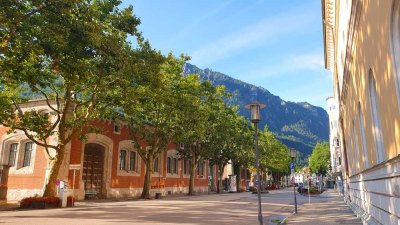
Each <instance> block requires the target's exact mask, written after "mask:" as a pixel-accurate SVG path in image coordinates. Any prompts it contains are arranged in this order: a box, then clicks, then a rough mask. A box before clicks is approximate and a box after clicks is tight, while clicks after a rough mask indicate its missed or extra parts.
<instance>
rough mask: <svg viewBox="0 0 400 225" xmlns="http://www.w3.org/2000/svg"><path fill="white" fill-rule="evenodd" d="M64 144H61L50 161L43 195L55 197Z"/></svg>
mask: <svg viewBox="0 0 400 225" xmlns="http://www.w3.org/2000/svg"><path fill="white" fill-rule="evenodd" d="M64 153H65V145H63V146H61V147H60V149H59V150H58V151H57V155H56V157H55V159H54V160H53V162H52V165H51V171H50V176H49V180H48V182H47V184H46V187H45V189H44V193H43V197H56V196H57V185H56V181H57V178H58V173H59V171H60V167H61V165H62V163H63V160H64Z"/></svg>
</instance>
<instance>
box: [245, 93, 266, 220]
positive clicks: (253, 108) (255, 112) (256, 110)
mask: <svg viewBox="0 0 400 225" xmlns="http://www.w3.org/2000/svg"><path fill="white" fill-rule="evenodd" d="M245 108H246V109H250V112H251V118H250V120H251V122H253V124H254V129H255V131H254V133H255V134H254V136H255V148H256V168H257V186H258V187H257V197H258V222H259V223H260V225H262V224H263V217H262V212H261V179H260V153H259V151H258V128H257V123H258V122H260V109H262V108H265V105H264V104H260V103H259V102H258V101H255V102H252V103H250V104H247V105H246V106H245Z"/></svg>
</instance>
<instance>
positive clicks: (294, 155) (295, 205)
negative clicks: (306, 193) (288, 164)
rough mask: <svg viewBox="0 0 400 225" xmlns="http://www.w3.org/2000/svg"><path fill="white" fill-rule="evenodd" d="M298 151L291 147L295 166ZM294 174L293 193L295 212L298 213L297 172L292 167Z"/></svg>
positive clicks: (291, 156)
mask: <svg viewBox="0 0 400 225" xmlns="http://www.w3.org/2000/svg"><path fill="white" fill-rule="evenodd" d="M296 155H297V152H296V150H294V149H290V158H292V163H293V167H294V163H295V159H296ZM292 174H293V194H294V213H297V197H296V186H295V183H296V178H295V175H296V174H295V172H294V169H292Z"/></svg>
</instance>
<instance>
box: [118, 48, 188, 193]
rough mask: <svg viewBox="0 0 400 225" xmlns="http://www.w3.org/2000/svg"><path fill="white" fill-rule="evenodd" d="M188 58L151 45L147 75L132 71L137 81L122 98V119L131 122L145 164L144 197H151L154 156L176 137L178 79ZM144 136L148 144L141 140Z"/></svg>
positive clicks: (133, 137) (130, 126)
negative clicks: (164, 52) (140, 75)
mask: <svg viewBox="0 0 400 225" xmlns="http://www.w3.org/2000/svg"><path fill="white" fill-rule="evenodd" d="M186 59H187V58H186V57H181V58H180V59H177V58H175V57H174V56H173V55H172V54H169V55H168V56H166V57H164V56H162V55H161V53H159V52H156V51H154V50H151V49H150V48H149V55H148V57H146V58H145V59H143V60H144V63H143V65H144V67H150V68H149V70H147V71H146V70H141V71H143V73H145V74H143V76H142V77H146V79H144V80H139V81H138V80H136V74H135V73H131V74H130V75H131V80H132V81H133V83H134V84H133V85H131V86H130V87H126V89H125V92H124V94H123V95H122V96H123V97H122V98H119V99H120V108H119V109H120V111H121V112H122V114H121V115H122V119H123V120H124V121H127V122H128V127H129V129H130V131H131V132H130V133H131V138H132V139H133V140H134V141H135V144H136V146H137V147H138V153H139V155H140V156H141V158H142V159H143V161H144V162H145V164H146V173H145V179H144V184H143V191H142V194H141V198H149V197H150V188H151V186H150V185H151V176H152V173H153V172H154V171H153V170H154V168H153V167H154V160H155V159H157V157H161V156H162V155H161V153H163V152H165V151H166V150H167V147H168V145H169V144H170V143H172V141H173V138H174V137H175V133H176V130H177V127H178V116H177V114H178V112H179V110H180V109H179V107H180V106H179V101H178V99H179V98H178V96H179V95H180V89H179V82H180V80H181V79H182V69H183V63H184V61H185V60H186ZM142 140H143V141H145V145H147V146H144V145H143V144H141V143H142Z"/></svg>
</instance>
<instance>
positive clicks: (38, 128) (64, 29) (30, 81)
mask: <svg viewBox="0 0 400 225" xmlns="http://www.w3.org/2000/svg"><path fill="white" fill-rule="evenodd" d="M120 3H121V2H120V1H114V0H103V1H83V0H71V1H45V0H38V1H29V0H27V1H17V0H5V1H1V3H0V84H1V86H2V88H3V91H2V92H1V93H0V112H1V113H0V123H1V124H3V125H5V126H7V127H9V128H10V129H11V130H10V132H12V131H14V130H21V131H23V132H24V133H25V135H26V136H27V137H28V138H29V139H31V140H32V141H33V142H35V143H36V144H37V145H40V146H43V147H45V149H46V152H47V155H48V157H49V158H50V159H51V164H52V165H53V166H52V170H51V175H50V179H49V181H48V185H47V186H46V190H45V193H44V195H45V196H54V195H55V194H56V193H55V185H54V184H55V180H56V178H57V176H58V171H59V168H60V166H61V163H62V162H63V157H64V151H65V145H66V144H67V143H68V142H69V141H70V140H71V139H72V138H73V137H74V136H76V135H79V133H80V131H81V130H82V129H85V127H88V126H89V122H90V121H92V120H93V119H96V118H100V117H102V112H103V110H104V109H107V108H108V107H109V104H110V101H109V100H110V99H111V97H112V96H113V95H115V94H117V91H118V90H120V89H118V88H116V89H110V87H118V85H120V82H121V81H122V79H120V78H121V75H123V74H125V73H126V72H127V71H129V69H130V65H132V64H135V63H134V62H133V61H134V60H135V58H134V57H132V56H133V55H134V54H133V51H134V50H133V49H132V48H131V45H130V43H128V42H127V37H128V35H130V36H134V37H136V38H137V40H138V44H141V43H142V38H141V35H140V33H139V32H138V31H137V29H136V26H137V25H139V23H140V20H139V19H137V18H136V17H135V16H134V15H133V8H132V7H128V8H125V9H122V10H120V9H119V8H118V6H119V4H120ZM30 98H39V99H42V100H43V102H45V104H46V105H47V107H48V108H49V111H48V112H38V111H35V110H28V111H25V110H23V109H22V108H21V105H22V104H24V103H26V102H28V100H30ZM52 135H56V137H57V142H56V143H49V142H48V140H49V137H50V136H52Z"/></svg>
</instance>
